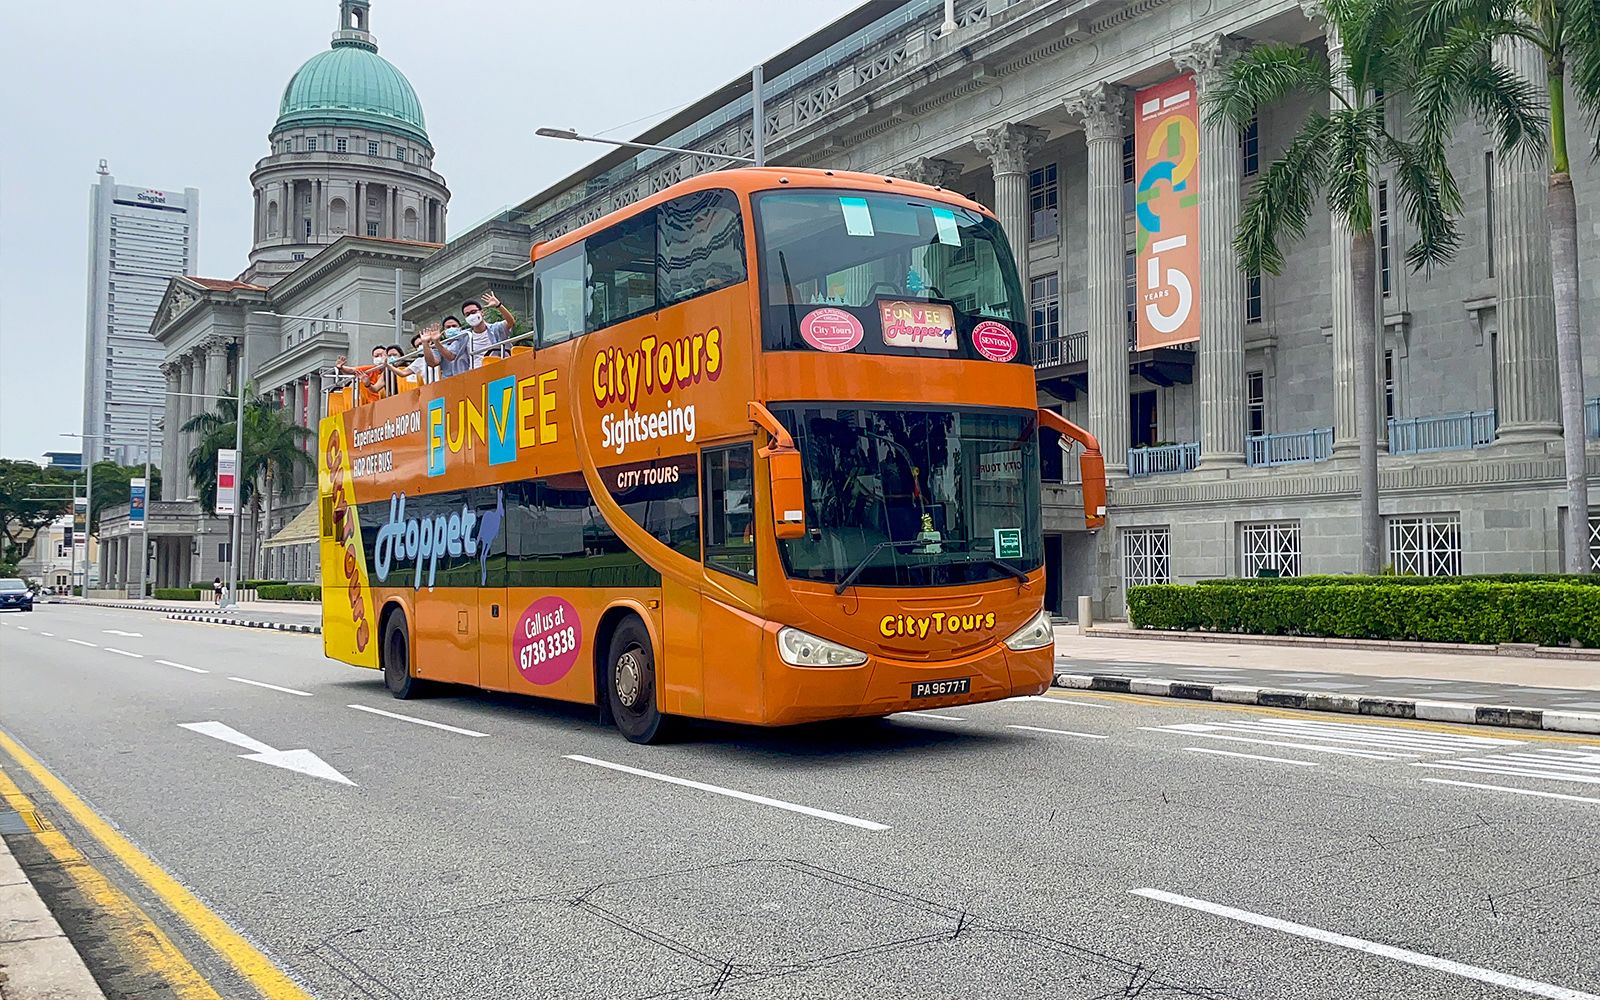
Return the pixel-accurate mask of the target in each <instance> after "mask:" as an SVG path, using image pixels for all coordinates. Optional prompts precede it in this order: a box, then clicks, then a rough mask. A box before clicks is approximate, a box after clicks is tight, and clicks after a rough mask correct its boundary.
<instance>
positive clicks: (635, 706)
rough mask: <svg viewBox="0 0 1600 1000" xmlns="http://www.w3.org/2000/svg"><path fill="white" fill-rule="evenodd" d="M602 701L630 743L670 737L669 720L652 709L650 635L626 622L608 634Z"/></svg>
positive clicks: (634, 621) (631, 620)
mask: <svg viewBox="0 0 1600 1000" xmlns="http://www.w3.org/2000/svg"><path fill="white" fill-rule="evenodd" d="M604 678H605V683H606V698H607V700H608V701H609V702H610V705H611V718H612V720H613V721H614V722H615V723H616V725H617V729H619V730H621V732H622V735H623V736H626V737H627V738H628V740H629V741H630V742H633V743H661V742H663V741H665V740H667V739H668V738H669V737H670V736H671V732H672V720H671V718H670V717H668V716H665V715H662V714H661V710H660V709H659V708H658V707H657V706H656V657H655V651H654V650H653V649H652V648H651V646H650V633H649V632H647V631H645V627H644V623H643V622H641V621H640V620H639V619H637V618H628V619H627V620H626V621H624V622H623V623H622V624H620V625H618V626H617V630H616V631H615V632H613V633H612V634H611V648H610V650H609V651H608V652H607V655H606V669H605V673H604Z"/></svg>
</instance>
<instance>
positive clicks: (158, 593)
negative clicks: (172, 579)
mask: <svg viewBox="0 0 1600 1000" xmlns="http://www.w3.org/2000/svg"><path fill="white" fill-rule="evenodd" d="M200 593H201V591H200V588H199V587H157V588H155V590H153V591H152V592H151V596H153V597H154V598H155V599H156V600H158V601H198V600H199V599H200Z"/></svg>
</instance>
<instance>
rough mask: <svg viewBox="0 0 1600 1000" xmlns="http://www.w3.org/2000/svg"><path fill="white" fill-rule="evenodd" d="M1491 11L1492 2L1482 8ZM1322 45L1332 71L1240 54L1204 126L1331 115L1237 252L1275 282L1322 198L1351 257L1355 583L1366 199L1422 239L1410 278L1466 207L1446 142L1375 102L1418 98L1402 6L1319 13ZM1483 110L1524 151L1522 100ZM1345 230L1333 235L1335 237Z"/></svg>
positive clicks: (1310, 121) (1371, 413)
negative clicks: (1384, 185)
mask: <svg viewBox="0 0 1600 1000" xmlns="http://www.w3.org/2000/svg"><path fill="white" fill-rule="evenodd" d="M1482 2H1488V0H1482ZM1324 9H1325V14H1326V18H1327V23H1328V28H1329V37H1330V38H1334V37H1337V38H1338V40H1339V41H1340V43H1341V44H1342V50H1341V52H1340V55H1339V57H1338V58H1337V59H1335V60H1334V62H1333V63H1332V64H1330V63H1329V62H1328V61H1327V60H1326V59H1324V58H1322V57H1321V56H1320V55H1319V54H1317V53H1315V52H1313V51H1311V50H1310V49H1307V48H1304V47H1302V46H1297V45H1286V44H1281V43H1270V44H1265V45H1261V46H1258V47H1256V48H1254V49H1252V50H1250V51H1249V52H1247V53H1245V54H1244V55H1243V56H1242V57H1240V58H1239V59H1238V60H1237V61H1236V62H1234V63H1233V64H1232V65H1231V66H1230V67H1229V69H1228V72H1227V74H1226V76H1225V77H1224V79H1223V81H1222V83H1221V84H1220V85H1219V86H1217V87H1216V88H1214V89H1213V90H1212V91H1211V92H1210V93H1208V94H1207V95H1206V104H1207V114H1208V115H1210V116H1211V117H1213V118H1217V119H1225V120H1229V121H1231V122H1232V123H1233V124H1234V125H1235V126H1237V127H1238V128H1240V129H1243V128H1246V127H1247V126H1248V125H1249V123H1250V120H1251V119H1252V118H1254V117H1255V115H1256V112H1257V109H1259V108H1262V107H1265V106H1268V105H1271V104H1274V103H1276V102H1278V101H1281V100H1283V99H1284V98H1286V97H1288V96H1290V95H1292V94H1296V93H1302V94H1309V95H1311V96H1313V97H1316V98H1319V99H1320V101H1321V102H1325V103H1327V104H1328V105H1329V108H1330V110H1328V111H1327V112H1322V111H1313V112H1312V113H1311V114H1310V115H1308V116H1307V117H1306V120H1305V122H1304V123H1302V125H1301V126H1300V130H1299V132H1298V133H1297V134H1296V135H1295V137H1294V139H1293V140H1292V141H1291V142H1290V143H1289V146H1288V148H1287V149H1286V150H1285V151H1284V153H1283V155H1282V156H1281V157H1279V158H1278V159H1277V160H1276V161H1275V162H1273V163H1272V164H1271V165H1270V166H1268V167H1267V169H1266V170H1265V171H1264V172H1263V173H1262V175H1261V177H1260V179H1259V181H1258V182H1257V184H1256V186H1255V188H1254V189H1253V190H1252V191H1251V192H1250V195H1249V196H1248V197H1247V198H1246V199H1245V203H1244V210H1243V212H1242V213H1241V215H1240V219H1239V232H1238V234H1237V236H1236V238H1235V240H1234V248H1235V250H1236V251H1237V252H1238V255H1239V265H1240V267H1241V269H1243V270H1244V271H1246V272H1259V271H1269V272H1271V273H1273V274H1277V273H1279V272H1280V271H1281V270H1282V269H1283V262H1284V258H1283V246H1284V245H1285V244H1286V243H1287V242H1289V241H1291V240H1295V239H1298V238H1299V237H1301V236H1302V235H1304V233H1305V229H1306V224H1307V222H1308V221H1309V220H1310V216H1311V210H1312V206H1313V204H1314V202H1315V199H1316V197H1317V195H1318V193H1319V192H1320V193H1321V194H1322V195H1323V196H1324V199H1325V201H1326V203H1327V207H1328V211H1329V212H1330V213H1331V214H1332V216H1333V219H1334V221H1335V223H1336V225H1335V227H1334V229H1335V239H1336V240H1337V239H1338V238H1339V237H1340V236H1341V235H1342V236H1343V237H1344V238H1345V245H1344V246H1337V245H1336V246H1335V247H1334V248H1333V250H1334V253H1336V254H1338V253H1343V254H1347V255H1348V257H1349V261H1350V274H1351V280H1352V285H1353V288H1354V313H1355V316H1354V323H1355V383H1356V428H1355V430H1356V438H1357V441H1358V442H1359V447H1360V453H1359V475H1358V480H1359V483H1360V511H1361V572H1363V573H1367V574H1372V573H1377V572H1378V571H1379V568H1380V558H1381V555H1380V554H1381V552H1382V544H1381V538H1382V524H1381V522H1380V520H1379V515H1378V437H1377V370H1376V369H1377V366H1376V364H1375V359H1376V356H1377V346H1378V302H1379V301H1380V295H1381V293H1380V291H1379V288H1378V280H1379V274H1378V268H1377V248H1376V242H1375V240H1374V239H1373V231H1372V226H1373V214H1374V213H1373V196H1374V193H1375V191H1376V182H1377V171H1378V170H1379V169H1380V168H1383V169H1387V170H1388V171H1390V172H1391V174H1392V181H1391V188H1392V190H1393V191H1394V193H1395V195H1396V200H1397V202H1398V204H1399V205H1400V207H1401V208H1402V209H1403V210H1404V212H1405V214H1406V217H1407V219H1408V220H1409V221H1410V223H1411V225H1412V227H1413V229H1414V230H1415V231H1416V233H1417V239H1416V242H1415V243H1413V244H1412V245H1411V246H1410V247H1409V248H1408V249H1407V251H1406V262H1407V263H1408V264H1409V265H1410V266H1411V268H1412V269H1413V270H1421V269H1422V268H1425V267H1432V266H1435V265H1441V264H1445V263H1448V262H1449V261H1450V260H1451V259H1452V258H1453V257H1454V256H1455V252H1456V249H1457V248H1458V246H1459V245H1460V242H1461V236H1460V232H1459V230H1458V229H1457V226H1456V219H1455V217H1456V215H1457V213H1459V211H1460V209H1461V195H1460V192H1459V190H1458V189H1457V187H1456V182H1455V177H1454V175H1452V173H1451V172H1450V168H1449V166H1448V165H1447V164H1446V162H1445V156H1444V144H1443V137H1442V136H1441V135H1439V134H1438V133H1436V132H1430V131H1427V130H1411V131H1408V132H1407V133H1405V134H1396V132H1395V131H1393V130H1391V129H1390V127H1389V122H1388V115H1387V114H1385V109H1384V104H1383V100H1382V97H1381V95H1383V94H1397V93H1403V92H1408V91H1411V90H1413V89H1414V88H1415V87H1416V85H1417V84H1418V80H1419V77H1420V75H1421V66H1422V64H1423V62H1424V61H1425V60H1424V58H1423V53H1422V50H1421V49H1420V47H1419V40H1418V38H1417V36H1416V34H1415V32H1414V30H1413V29H1414V25H1415V20H1414V14H1415V8H1414V4H1413V3H1412V2H1411V0H1326V3H1325V7H1324ZM1474 86H1475V88H1476V89H1477V90H1478V91H1479V92H1481V93H1482V95H1483V99H1484V100H1488V99H1491V95H1493V98H1494V99H1497V100H1498V101H1499V102H1500V103H1501V104H1502V105H1503V106H1504V107H1505V109H1506V122H1505V123H1504V126H1503V128H1502V130H1501V132H1500V133H1499V141H1500V145H1501V147H1502V148H1503V149H1506V150H1510V149H1512V148H1516V147H1519V146H1520V145H1521V144H1522V143H1523V142H1524V141H1525V137H1526V135H1527V134H1529V131H1530V130H1532V131H1533V132H1537V128H1538V121H1537V116H1533V117H1532V118H1530V117H1529V116H1528V114H1527V113H1526V108H1527V107H1528V103H1527V98H1528V96H1529V93H1528V88H1527V87H1526V86H1525V85H1521V84H1519V82H1518V81H1516V80H1515V79H1512V78H1507V77H1505V76H1494V77H1489V78H1486V79H1482V80H1477V81H1474ZM1341 228H1342V230H1343V232H1342V233H1341V232H1340V230H1341Z"/></svg>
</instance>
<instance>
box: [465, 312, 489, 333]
mask: <svg viewBox="0 0 1600 1000" xmlns="http://www.w3.org/2000/svg"><path fill="white" fill-rule="evenodd" d="M467 325H468V326H470V327H472V328H473V329H477V328H478V327H480V326H487V325H488V323H487V322H486V321H485V320H484V318H483V313H481V312H475V313H472V314H471V315H470V316H468V317H467Z"/></svg>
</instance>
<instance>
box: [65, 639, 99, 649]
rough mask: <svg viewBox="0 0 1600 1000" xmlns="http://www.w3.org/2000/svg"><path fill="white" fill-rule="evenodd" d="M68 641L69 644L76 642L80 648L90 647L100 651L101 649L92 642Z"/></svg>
mask: <svg viewBox="0 0 1600 1000" xmlns="http://www.w3.org/2000/svg"><path fill="white" fill-rule="evenodd" d="M67 641H68V642H75V643H77V644H78V645H80V646H88V647H89V648H90V649H99V648H100V647H99V646H96V645H95V644H94V643H92V642H84V641H83V640H82V639H68V640H67Z"/></svg>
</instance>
